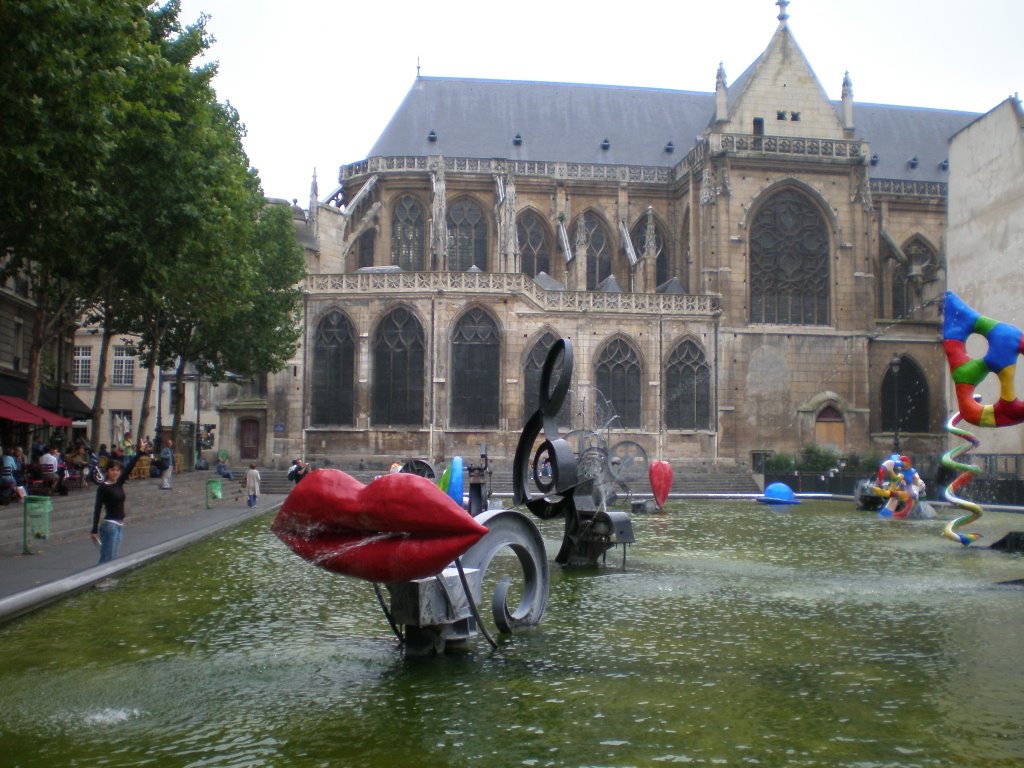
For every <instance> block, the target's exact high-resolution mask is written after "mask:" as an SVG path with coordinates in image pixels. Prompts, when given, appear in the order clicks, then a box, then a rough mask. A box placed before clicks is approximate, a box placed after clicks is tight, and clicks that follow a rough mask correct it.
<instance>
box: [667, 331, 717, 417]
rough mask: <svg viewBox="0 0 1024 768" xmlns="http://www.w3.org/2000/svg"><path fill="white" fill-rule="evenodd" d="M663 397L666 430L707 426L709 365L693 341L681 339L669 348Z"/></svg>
mask: <svg viewBox="0 0 1024 768" xmlns="http://www.w3.org/2000/svg"><path fill="white" fill-rule="evenodd" d="M665 397H666V403H665V410H666V412H665V424H666V426H667V427H668V428H669V429H711V367H710V366H709V365H708V361H707V359H706V358H705V357H704V352H703V351H702V350H701V348H700V346H699V345H698V344H697V343H696V342H694V341H692V340H687V341H683V342H682V343H680V344H678V345H677V346H676V348H675V349H673V350H672V355H671V356H670V357H669V361H668V367H667V369H666V371H665Z"/></svg>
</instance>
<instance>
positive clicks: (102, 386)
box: [92, 322, 113, 449]
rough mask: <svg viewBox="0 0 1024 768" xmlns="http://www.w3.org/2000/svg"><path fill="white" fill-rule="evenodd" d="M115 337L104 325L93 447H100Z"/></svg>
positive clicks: (97, 380)
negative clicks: (109, 367) (109, 360)
mask: <svg viewBox="0 0 1024 768" xmlns="http://www.w3.org/2000/svg"><path fill="white" fill-rule="evenodd" d="M112 338H113V336H112V335H111V333H110V328H109V326H108V325H107V323H106V322H104V324H103V341H102V342H100V360H99V370H98V371H97V372H96V395H95V397H93V401H92V445H93V447H94V448H97V449H98V447H99V444H100V442H102V438H101V437H100V421H101V420H102V418H103V396H104V393H105V392H106V387H107V360H108V359H109V358H110V341H111V339H112Z"/></svg>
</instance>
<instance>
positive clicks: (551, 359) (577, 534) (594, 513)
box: [512, 339, 635, 566]
mask: <svg viewBox="0 0 1024 768" xmlns="http://www.w3.org/2000/svg"><path fill="white" fill-rule="evenodd" d="M572 369H573V351H572V342H571V341H569V340H568V339H559V340H558V341H557V342H555V344H554V345H553V346H552V347H551V349H550V350H549V351H548V355H547V358H546V359H545V360H544V367H543V369H542V370H541V377H540V402H539V406H538V408H537V410H536V411H534V413H533V415H531V416H530V418H529V419H528V420H527V422H526V425H525V426H524V427H523V432H522V434H521V435H520V436H519V443H518V445H517V446H516V456H515V466H514V467H513V481H512V482H513V485H512V488H513V493H514V495H513V501H514V503H515V505H516V506H525V507H526V508H527V509H529V510H530V511H531V512H532V513H533V514H534V515H536V516H537V517H539V518H541V519H542V520H550V519H552V518H555V517H558V516H559V515H564V517H565V533H564V535H563V538H562V546H561V547H560V549H559V550H558V554H557V555H556V556H555V562H556V563H558V564H559V565H583V566H593V565H596V564H597V559H598V558H599V557H601V556H603V555H604V553H605V552H607V551H608V550H609V549H610V548H611V547H613V546H616V545H617V544H622V545H623V551H622V560H623V563H625V560H626V545H627V544H632V543H633V542H634V541H635V538H634V536H633V525H632V522H631V521H630V519H629V515H627V514H625V513H624V512H616V511H604V510H598V509H597V508H596V507H595V505H594V497H593V488H592V484H593V480H592V479H587V480H584V481H583V482H581V481H580V473H579V465H578V462H577V459H576V455H575V454H574V453H573V451H572V448H571V447H570V446H569V443H568V442H567V441H566V440H564V439H563V438H562V437H560V436H559V430H558V412H559V410H561V408H562V404H563V403H564V402H565V397H566V395H567V394H568V392H569V384H570V382H571V381H572ZM556 374H557V378H556ZM542 433H543V436H544V440H543V442H542V443H541V444H540V445H539V446H538V447H537V449H536V450H534V445H535V444H536V443H537V441H538V439H539V438H540V437H541V434H542ZM528 477H529V478H530V479H531V480H532V482H533V486H534V488H535V489H536V490H537V491H538V492H539V494H538V495H532V494H531V493H529V492H528V491H527V487H526V480H527V478H528Z"/></svg>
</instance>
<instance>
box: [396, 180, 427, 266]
mask: <svg viewBox="0 0 1024 768" xmlns="http://www.w3.org/2000/svg"><path fill="white" fill-rule="evenodd" d="M423 253H424V248H423V207H422V206H421V205H420V204H419V203H418V202H416V198H414V197H412V196H411V195H406V196H405V197H403V198H402V199H401V200H399V201H398V204H397V205H396V206H395V212H394V215H393V216H392V218H391V263H392V264H394V265H397V266H399V267H401V268H402V269H404V270H407V271H410V272H422V271H423V269H424V259H423Z"/></svg>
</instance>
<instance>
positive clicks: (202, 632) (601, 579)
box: [0, 502, 1024, 768]
mask: <svg viewBox="0 0 1024 768" xmlns="http://www.w3.org/2000/svg"><path fill="white" fill-rule="evenodd" d="M851 506H852V505H851ZM269 522H270V521H269V518H267V519H263V520H260V521H256V522H254V523H253V524H252V525H249V526H246V527H244V528H242V529H239V530H238V531H236V532H234V533H233V534H232V535H231V536H230V537H228V538H223V539H219V540H216V541H211V542H207V543H205V544H202V545H199V546H197V547H195V548H193V549H191V550H188V551H186V552H183V553H180V554H178V555H175V556H173V557H171V558H169V559H167V560H165V561H162V562H160V563H157V564H155V565H152V566H149V567H147V568H145V569H143V570H140V571H137V572H135V573H133V574H130V575H127V576H125V577H123V578H121V579H120V581H119V582H118V583H117V584H116V585H115V586H114V587H113V588H112V589H109V590H106V591H103V592H99V591H93V592H90V593H86V594H83V595H80V596H76V597H74V598H71V599H69V600H68V601H65V602H64V603H62V604H60V605H58V606H56V607H54V608H51V609H47V610H45V611H42V612H40V613H38V614H35V615H32V616H29V617H26V618H24V619H22V620H19V621H17V622H15V623H13V624H10V625H7V626H6V627H3V628H0V669H2V670H3V679H4V680H5V682H6V685H5V686H4V690H3V691H2V692H0V723H3V726H2V730H0V753H2V754H4V755H5V756H9V757H7V758H5V760H6V762H7V763H8V764H11V765H18V766H44V765H45V766H52V765H70V764H74V763H77V764H80V765H111V766H128V765H175V766H178V765H182V766H212V765H216V766H254V765H256V766H258V765H266V766H278V765H331V766H334V765H351V766H364V765H365V766H379V765H389V766H417V768H422V766H423V764H424V763H425V762H429V764H431V765H452V766H522V765H536V766H549V765H550V766H630V765H656V764H662V763H667V764H674V763H691V764H696V765H771V766H777V765H786V766H820V765H829V766H851V767H852V766H856V767H857V768H861V767H863V766H927V765H947V764H963V765H971V766H1010V765H1018V764H1019V763H1020V760H1021V758H1022V756H1024V726H1022V724H1021V721H1020V713H1021V712H1022V711H1024V686H1022V685H1021V683H1022V682H1024V674H1022V672H1021V670H1022V669H1024V665H1022V662H1024V651H1022V644H1021V643H1020V637H1021V634H1022V631H1024V611H1022V602H1024V589H1021V588H1019V587H1009V586H999V585H998V582H1000V581H1006V580H1010V579H1019V578H1022V577H1024V558H1022V557H1021V556H1020V555H1007V554H1005V553H996V552H991V551H988V550H984V549H976V548H969V549H964V548H962V547H955V546H951V545H950V543H949V542H948V541H946V540H944V539H943V538H942V537H941V535H940V532H941V526H942V525H943V524H944V520H943V519H942V518H941V517H940V519H938V520H933V521H892V520H882V519H880V518H878V517H877V516H875V515H872V514H869V513H863V512H855V511H853V510H852V508H848V507H847V506H846V505H842V504H826V503H818V504H807V503H805V504H803V505H801V506H799V507H796V508H792V509H790V510H788V511H786V512H782V513H780V512H776V511H774V510H771V509H770V508H765V507H763V506H761V505H755V504H753V503H749V502H742V503H741V502H733V503H710V502H709V503H692V504H687V505H686V506H685V507H681V508H676V510H675V511H673V512H672V513H671V514H669V515H657V516H642V517H638V518H636V520H635V528H636V532H637V539H638V542H639V543H638V544H637V545H636V546H634V547H632V548H631V550H630V553H629V559H628V564H627V568H626V569H625V570H624V571H623V570H620V569H619V568H617V567H614V566H617V565H618V563H619V559H618V557H615V556H613V555H614V553H610V555H609V563H613V564H614V566H611V567H608V568H606V569H601V570H598V571H594V572H586V571H562V570H560V569H559V568H557V567H556V568H553V569H552V587H551V597H550V601H549V603H548V611H547V614H546V615H545V619H544V622H543V623H542V624H541V626H540V627H538V628H537V629H534V630H531V631H528V632H524V633H523V634H519V635H515V636H512V637H505V638H502V639H501V640H500V643H501V647H500V649H499V650H498V651H497V652H494V653H491V652H490V651H489V648H488V647H487V646H486V644H485V643H484V642H483V641H482V640H481V641H480V642H479V643H477V644H476V645H474V646H473V647H472V649H471V651H470V652H468V653H464V654H460V655H451V656H446V657H443V658H438V659H405V658H403V657H402V655H401V654H400V653H399V652H398V650H397V649H396V646H395V640H394V637H393V636H392V634H391V632H390V629H389V628H388V626H387V623H386V621H385V620H384V618H383V616H382V615H381V614H380V611H379V608H378V607H377V605H376V600H375V598H374V596H373V592H372V588H371V586H370V585H368V584H365V583H363V582H359V581H354V580H349V579H344V578H341V577H338V576H335V575H332V574H329V573H326V572H323V571H320V570H318V569H315V568H312V567H310V566H309V565H308V564H307V563H305V562H303V561H302V560H300V559H299V558H297V557H295V556H294V555H292V554H291V553H290V552H289V551H288V550H287V549H285V548H284V547H283V546H282V545H281V544H280V542H278V541H277V540H276V538H275V537H273V536H272V535H271V534H270V533H269ZM979 525H983V526H984V527H985V528H984V530H983V532H984V533H985V534H986V538H985V541H987V542H989V543H991V542H992V541H994V540H995V539H996V538H998V536H999V535H1001V534H1002V533H1005V532H1006V531H1007V530H1010V529H1012V528H1014V527H1015V528H1017V529H1021V528H1024V518H1021V517H1020V516H1012V515H998V514H994V513H987V514H986V516H985V517H984V518H982V521H981V522H980V524H979ZM542 530H543V532H544V534H545V538H546V540H547V542H548V545H549V553H550V554H552V555H553V553H554V551H555V550H556V549H557V546H558V543H559V542H560V540H561V535H562V525H561V522H560V521H549V522H547V523H543V524H542ZM510 559H514V557H513V556H511V555H510ZM511 567H512V568H513V569H514V568H515V565H514V564H513V565H512V566H511Z"/></svg>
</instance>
